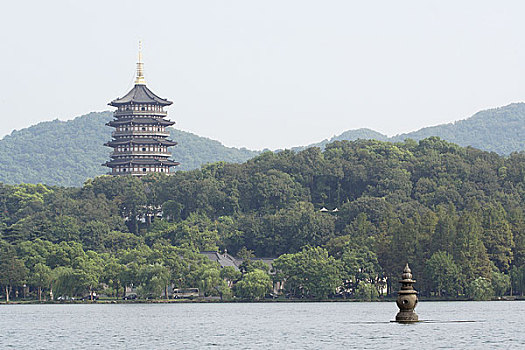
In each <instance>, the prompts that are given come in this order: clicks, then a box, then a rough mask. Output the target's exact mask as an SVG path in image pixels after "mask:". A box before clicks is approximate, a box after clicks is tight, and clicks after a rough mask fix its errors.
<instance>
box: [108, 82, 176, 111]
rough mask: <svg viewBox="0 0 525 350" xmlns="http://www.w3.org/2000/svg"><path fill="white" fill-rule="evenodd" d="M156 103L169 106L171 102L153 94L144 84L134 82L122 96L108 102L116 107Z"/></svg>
mask: <svg viewBox="0 0 525 350" xmlns="http://www.w3.org/2000/svg"><path fill="white" fill-rule="evenodd" d="M139 103H141V104H157V105H161V106H169V105H171V104H172V103H173V102H171V101H168V100H167V99H165V98H161V97H159V96H157V95H155V94H154V93H153V92H152V91H151V90H150V89H148V88H147V87H146V85H144V84H135V86H134V87H133V89H131V90H130V91H129V92H128V93H127V94H126V95H125V96H124V97H121V98H117V99H116V100H113V101H111V102H110V103H109V105H110V106H113V107H118V106H120V105H125V104H139Z"/></svg>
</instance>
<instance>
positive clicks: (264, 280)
mask: <svg viewBox="0 0 525 350" xmlns="http://www.w3.org/2000/svg"><path fill="white" fill-rule="evenodd" d="M271 291H272V280H271V279H270V276H268V274H267V273H266V272H264V271H261V270H259V269H256V270H253V271H252V272H248V273H246V274H244V276H243V277H242V279H241V280H240V281H239V282H237V284H236V285H235V295H236V296H238V297H240V298H242V299H250V300H260V299H263V298H264V296H265V295H266V294H268V293H270V292H271Z"/></svg>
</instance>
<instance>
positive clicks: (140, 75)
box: [135, 41, 146, 85]
mask: <svg viewBox="0 0 525 350" xmlns="http://www.w3.org/2000/svg"><path fill="white" fill-rule="evenodd" d="M135 85H146V80H144V63H142V41H139V61H138V62H137V79H135Z"/></svg>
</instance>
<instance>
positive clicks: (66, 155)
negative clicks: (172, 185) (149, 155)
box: [0, 112, 258, 186]
mask: <svg viewBox="0 0 525 350" xmlns="http://www.w3.org/2000/svg"><path fill="white" fill-rule="evenodd" d="M111 119H112V113H111V112H101V113H90V114H87V115H84V116H81V117H78V118H75V119H73V120H69V121H65V122H64V121H59V120H53V121H48V122H42V123H39V124H37V125H34V126H31V127H29V128H26V129H22V130H19V131H13V132H12V133H11V135H8V136H6V137H4V138H3V139H2V140H0V182H4V183H10V184H15V183H45V184H48V185H60V186H80V185H82V183H84V181H86V180H87V179H88V178H93V177H95V176H98V175H102V174H105V173H107V172H108V170H109V169H108V168H105V167H103V166H101V164H102V163H104V162H105V161H106V160H108V159H109V153H110V151H111V150H110V148H108V147H105V146H103V144H104V142H106V141H109V140H110V139H111V131H112V128H110V127H108V126H106V125H105V123H107V122H108V121H109V120H111ZM170 133H171V138H172V139H173V140H175V141H177V142H179V144H178V145H177V146H175V147H173V148H171V150H172V153H173V157H172V158H173V159H175V160H177V161H178V162H180V163H181V165H179V166H178V167H177V169H178V170H191V169H195V168H198V167H200V166H201V165H202V164H206V163H212V162H217V161H225V162H234V163H235V162H243V161H246V160H247V159H250V158H252V157H254V156H255V155H257V154H258V153H257V152H254V151H250V150H247V149H244V148H243V149H237V148H229V147H225V146H223V145H222V144H221V143H220V142H218V141H214V140H210V139H208V138H204V137H200V136H197V135H194V134H191V133H189V132H185V131H180V130H177V129H173V128H171V130H170Z"/></svg>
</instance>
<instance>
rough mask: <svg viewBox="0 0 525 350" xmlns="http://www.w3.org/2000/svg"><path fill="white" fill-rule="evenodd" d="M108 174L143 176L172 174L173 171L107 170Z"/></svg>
mask: <svg viewBox="0 0 525 350" xmlns="http://www.w3.org/2000/svg"><path fill="white" fill-rule="evenodd" d="M107 174H108V175H134V176H144V175H149V174H164V175H173V174H174V173H172V172H169V171H165V172H162V171H161V172H158V171H126V172H123V171H122V172H109V173H107Z"/></svg>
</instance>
